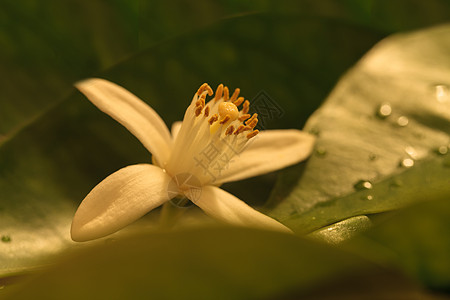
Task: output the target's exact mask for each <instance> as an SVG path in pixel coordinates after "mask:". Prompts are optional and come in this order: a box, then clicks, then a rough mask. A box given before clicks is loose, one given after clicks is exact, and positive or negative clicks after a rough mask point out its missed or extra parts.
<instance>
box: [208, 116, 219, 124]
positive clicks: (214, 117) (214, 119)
mask: <svg viewBox="0 0 450 300" xmlns="http://www.w3.org/2000/svg"><path fill="white" fill-rule="evenodd" d="M218 119H219V116H218V115H217V114H214V115H212V116H211V118H209V120H208V123H209V125H212V124H213V123H214V122H216V121H217V120H218Z"/></svg>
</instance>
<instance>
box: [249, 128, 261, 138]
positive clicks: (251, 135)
mask: <svg viewBox="0 0 450 300" xmlns="http://www.w3.org/2000/svg"><path fill="white" fill-rule="evenodd" d="M258 133H259V130H253V131H252V132H250V133H249V134H247V138H248V139H251V138H252V137H254V136H256V135H257V134H258Z"/></svg>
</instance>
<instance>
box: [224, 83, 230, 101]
mask: <svg viewBox="0 0 450 300" xmlns="http://www.w3.org/2000/svg"><path fill="white" fill-rule="evenodd" d="M229 98H230V91H229V90H228V87H227V86H226V87H224V88H223V101H228V99H229Z"/></svg>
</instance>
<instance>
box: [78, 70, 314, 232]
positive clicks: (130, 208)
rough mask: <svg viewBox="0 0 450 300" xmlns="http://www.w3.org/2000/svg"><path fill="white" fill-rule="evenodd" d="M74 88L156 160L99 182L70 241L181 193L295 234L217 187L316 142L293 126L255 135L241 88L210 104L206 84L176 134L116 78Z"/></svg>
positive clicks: (287, 160)
mask: <svg viewBox="0 0 450 300" xmlns="http://www.w3.org/2000/svg"><path fill="white" fill-rule="evenodd" d="M76 87H77V88H78V89H79V90H80V91H81V92H82V93H83V94H84V95H86V96H87V98H88V99H89V100H90V101H91V102H92V103H93V104H94V105H96V106H97V107H98V108H99V109H100V110H102V111H103V112H105V113H106V114H108V115H110V116H111V117H112V118H114V119H115V120H117V121H118V122H120V123H121V124H122V125H123V126H125V127H126V128H127V129H128V130H129V131H130V132H131V133H132V134H133V135H134V136H136V137H137V138H138V139H139V141H140V142H141V143H142V144H143V145H144V146H145V147H146V148H147V149H148V151H150V152H151V153H152V154H153V162H154V164H153V165H152V164H137V165H131V166H127V167H125V168H123V169H120V170H118V171H117V172H115V173H113V174H111V175H110V176H108V177H107V178H106V179H104V180H103V181H102V182H100V183H99V184H98V185H97V186H96V187H94V189H93V190H92V191H91V192H90V193H89V194H88V195H87V196H86V198H85V199H84V200H83V202H82V203H81V204H80V206H79V207H78V210H77V212H76V213H75V216H74V218H73V222H72V229H71V235H72V239H73V240H75V241H87V240H91V239H96V238H100V237H103V236H106V235H108V234H111V233H113V232H116V231H118V230H119V229H121V228H123V227H125V226H127V225H128V224H130V223H132V222H134V221H135V220H137V219H138V218H140V217H142V216H143V215H145V214H146V213H147V212H149V211H151V210H152V209H154V208H156V207H158V206H160V205H162V204H164V203H165V202H167V201H169V200H171V199H172V198H174V197H175V196H177V195H181V196H185V197H187V198H188V199H190V200H191V201H192V202H193V203H194V204H196V205H197V206H199V207H200V208H201V209H202V210H203V211H204V212H205V213H206V214H208V215H210V216H212V217H214V218H216V219H219V220H221V221H225V222H228V223H231V224H235V225H244V226H252V227H262V228H268V229H275V230H282V231H290V230H289V229H288V228H287V227H285V226H284V225H282V224H281V223H279V222H277V221H275V220H274V219H272V218H270V217H268V216H266V215H264V214H262V213H260V212H258V211H256V210H254V209H253V208H251V207H250V206H248V205H247V204H245V203H244V202H243V201H241V200H239V199H238V198H236V197H234V196H233V195H231V194H229V193H228V192H226V191H224V190H222V189H220V188H219V187H218V186H220V184H222V183H224V182H229V181H235V180H240V179H244V178H248V177H252V176H256V175H260V174H263V173H267V172H270V171H274V170H277V169H280V168H283V167H286V166H288V165H292V164H295V163H297V162H299V161H301V160H303V159H305V158H306V157H307V156H309V154H310V153H311V150H312V147H313V143H314V138H313V137H312V136H311V135H309V134H307V133H304V132H302V131H299V130H293V129H292V130H268V131H262V132H261V133H259V134H258V130H254V127H255V125H256V123H257V122H258V119H257V115H256V114H255V115H253V116H250V115H249V114H248V110H249V104H250V103H249V101H247V100H245V101H244V98H243V97H238V96H239V89H236V90H235V92H234V93H233V95H232V96H231V97H230V95H229V91H228V88H227V87H224V86H223V85H222V84H221V85H219V86H218V88H217V91H216V93H215V96H214V98H213V99H211V100H210V101H209V102H206V101H205V100H206V97H207V95H209V96H212V95H213V91H212V89H211V88H210V87H209V85H207V84H203V85H202V86H201V87H200V88H199V90H198V91H197V93H195V95H194V98H193V100H192V102H191V104H190V105H189V107H188V108H187V110H186V113H185V115H184V119H183V122H177V123H175V124H174V125H173V127H172V134H171V133H170V132H169V130H168V129H167V127H166V125H165V124H164V121H163V120H162V119H161V118H160V117H159V115H158V114H157V113H156V112H155V111H154V110H153V109H152V108H150V107H149V106H148V105H147V104H145V103H144V102H143V101H141V100H140V99H139V98H137V97H136V96H134V95H133V94H131V93H130V92H128V91H127V90H125V89H124V88H122V87H120V86H118V85H116V84H114V83H112V82H109V81H107V80H104V79H98V78H93V79H88V80H85V81H82V82H80V83H78V84H76ZM240 105H242V109H241V110H240V111H239V110H238V108H237V107H239V106H240ZM257 134H258V136H257V137H256V138H254V137H255V136H256V135H257Z"/></svg>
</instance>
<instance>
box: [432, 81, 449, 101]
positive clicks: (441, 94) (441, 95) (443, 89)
mask: <svg viewBox="0 0 450 300" xmlns="http://www.w3.org/2000/svg"><path fill="white" fill-rule="evenodd" d="M434 88H435V95H436V100H437V101H438V102H440V103H444V102H448V101H449V100H450V93H449V87H448V86H447V85H443V84H438V85H436V86H435V87H434Z"/></svg>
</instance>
